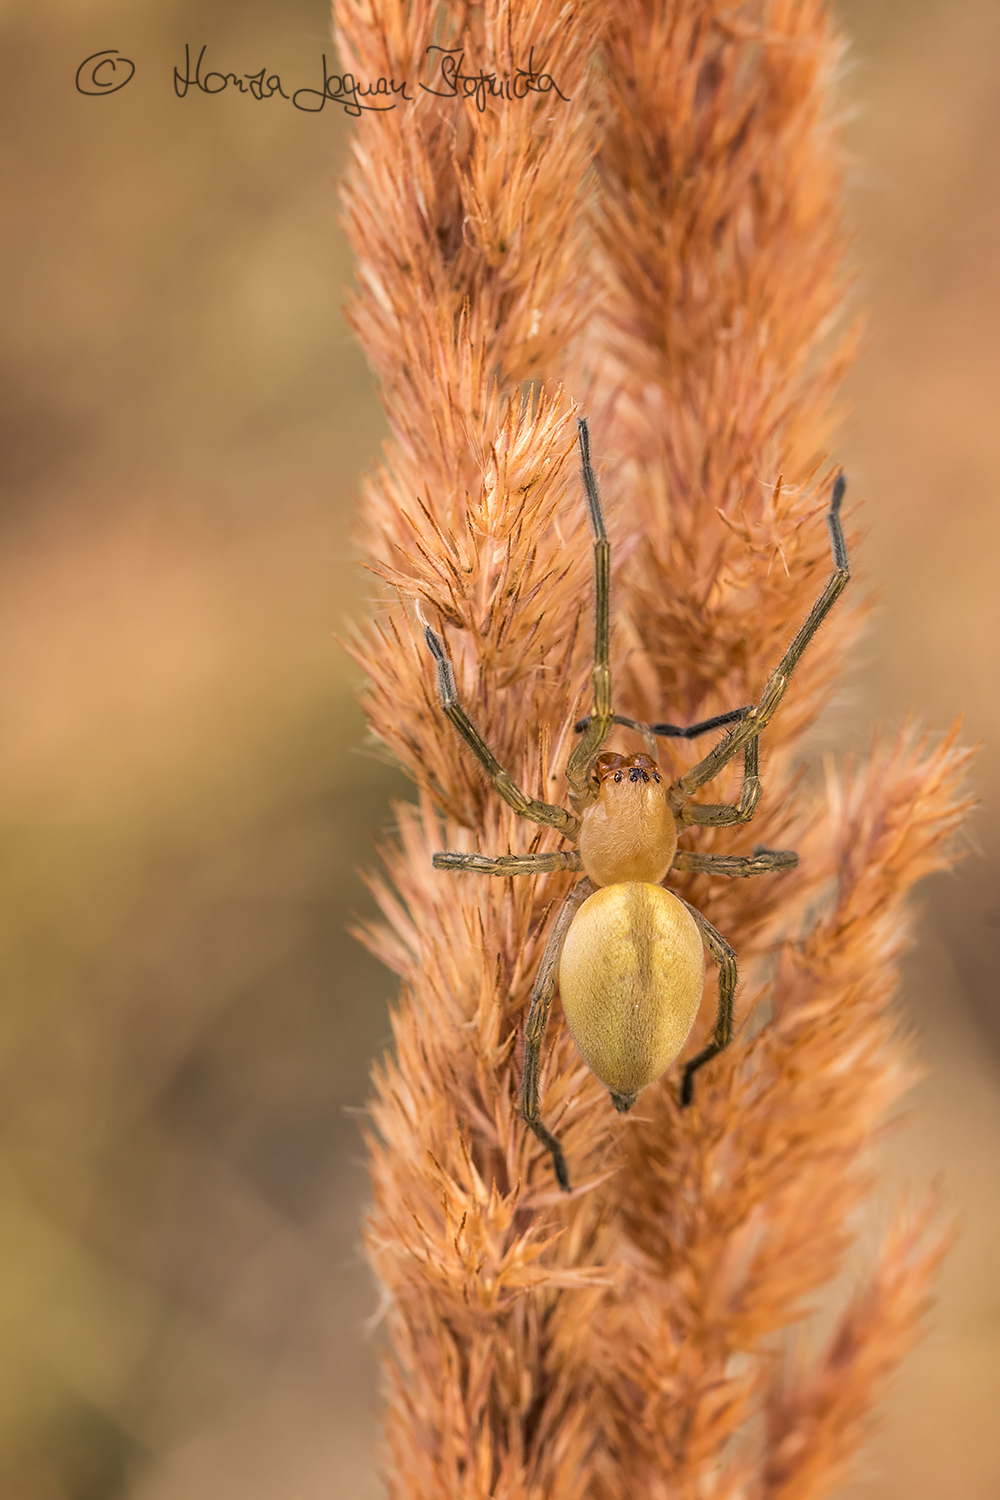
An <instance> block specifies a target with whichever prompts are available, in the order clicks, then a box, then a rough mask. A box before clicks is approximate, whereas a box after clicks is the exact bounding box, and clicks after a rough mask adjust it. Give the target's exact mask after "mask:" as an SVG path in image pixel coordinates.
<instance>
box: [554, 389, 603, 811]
mask: <svg viewBox="0 0 1000 1500" xmlns="http://www.w3.org/2000/svg"><path fill="white" fill-rule="evenodd" d="M577 429H578V432H579V437H580V462H581V466H582V472H583V487H584V490H585V492H586V495H587V508H588V509H589V511H590V524H591V526H592V527H593V529H594V669H593V685H594V708H593V712H592V713H591V714H590V716H589V718H587V719H586V720H584V721H583V723H584V725H585V729H584V735H583V739H582V740H581V741H580V743H579V744H578V745H577V747H576V749H575V750H574V751H573V754H572V755H571V756H570V758H569V761H568V763H567V765H566V782H567V784H568V786H569V800H570V802H572V804H573V807H574V809H575V810H576V812H581V811H582V810H583V808H585V807H586V806H587V805H588V804H589V803H591V802H592V801H593V800H594V789H593V787H592V785H591V781H590V770H591V767H592V766H593V764H594V760H595V758H596V756H597V754H598V751H599V750H600V748H601V746H602V745H603V744H604V741H605V740H606V739H607V737H608V730H609V729H610V728H611V725H612V723H613V722H614V718H613V715H612V712H611V543H610V542H609V541H608V533H607V531H606V530H605V526H604V515H603V513H602V511H601V498H600V496H599V494H598V493H597V477H596V475H595V474H594V469H593V465H592V464H591V462H590V432H589V429H588V427H587V423H586V421H585V420H584V418H582V417H581V418H580V420H579V422H578V423H577Z"/></svg>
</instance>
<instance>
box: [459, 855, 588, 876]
mask: <svg viewBox="0 0 1000 1500" xmlns="http://www.w3.org/2000/svg"><path fill="white" fill-rule="evenodd" d="M431 863H432V864H433V866H434V868H435V870H471V871H472V872H473V874H476V875H543V874H545V873H546V871H550V870H579V869H580V868H581V865H580V851H579V849H556V850H554V851H552V852H551V853H549V854H496V855H492V854H456V853H452V852H445V853H442V854H435V856H434V858H433V860H432V861H431Z"/></svg>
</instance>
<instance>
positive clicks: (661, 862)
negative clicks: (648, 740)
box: [579, 751, 677, 885]
mask: <svg viewBox="0 0 1000 1500" xmlns="http://www.w3.org/2000/svg"><path fill="white" fill-rule="evenodd" d="M591 777H592V780H593V783H594V786H595V790H596V794H597V800H596V802H591V803H589V804H588V805H587V806H586V807H585V808H584V809H583V811H582V812H581V814H580V835H579V845H580V860H581V863H582V865H583V868H584V871H585V872H586V874H587V875H588V877H589V878H590V879H591V880H592V881H593V882H594V884H595V885H615V884H616V883H617V882H619V881H623V880H648V881H652V882H653V884H654V885H658V884H659V882H660V881H661V880H662V879H663V877H664V875H666V873H667V871H668V870H669V869H670V866H671V864H672V863H673V859H674V855H675V854H676V852H677V823H676V821H675V819H674V815H673V813H672V812H671V811H670V805H669V803H668V802H667V788H666V786H665V784H664V781H663V778H662V776H661V775H660V773H659V770H658V769H657V767H656V763H655V762H654V761H653V760H651V759H650V757H649V756H648V755H619V754H617V753H616V752H615V751H605V752H604V754H603V755H599V756H598V757H597V759H596V760H595V762H594V766H593V770H592V772H591Z"/></svg>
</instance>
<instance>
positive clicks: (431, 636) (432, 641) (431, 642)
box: [424, 625, 444, 661]
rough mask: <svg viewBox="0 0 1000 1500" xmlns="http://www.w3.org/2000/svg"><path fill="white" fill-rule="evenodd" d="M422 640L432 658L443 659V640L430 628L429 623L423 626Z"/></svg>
mask: <svg viewBox="0 0 1000 1500" xmlns="http://www.w3.org/2000/svg"><path fill="white" fill-rule="evenodd" d="M424 640H425V641H426V642H427V644H428V646H429V647H430V651H431V655H432V656H433V658H434V660H435V661H444V641H442V639H441V637H440V636H439V635H438V633H437V631H435V630H432V629H431V627H430V626H429V625H425V626H424Z"/></svg>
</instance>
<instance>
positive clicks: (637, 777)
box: [615, 766, 660, 786]
mask: <svg viewBox="0 0 1000 1500" xmlns="http://www.w3.org/2000/svg"><path fill="white" fill-rule="evenodd" d="M624 774H625V773H624V771H616V772H615V781H616V782H619V781H621V779H622V777H623V776H624ZM628 779H629V781H645V782H648V781H649V772H648V771H644V770H643V769H642V767H641V766H633V767H632V769H631V771H629V773H628ZM653 780H654V781H655V782H656V784H657V786H659V784H660V773H659V772H658V771H654V772H653Z"/></svg>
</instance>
